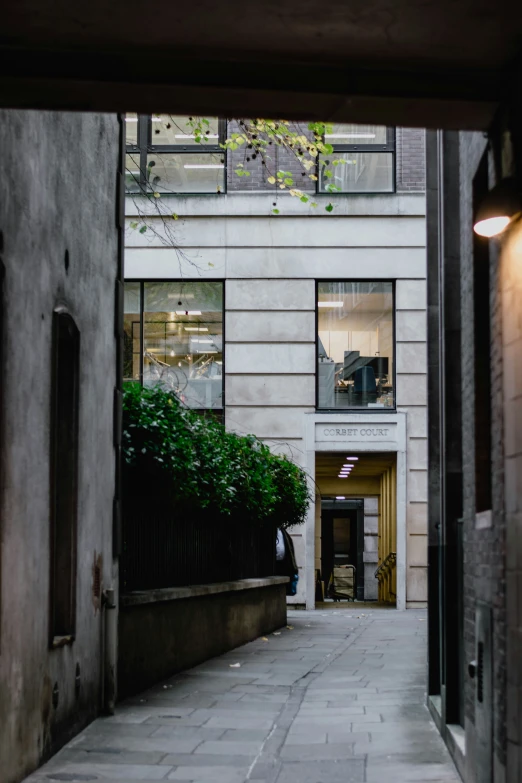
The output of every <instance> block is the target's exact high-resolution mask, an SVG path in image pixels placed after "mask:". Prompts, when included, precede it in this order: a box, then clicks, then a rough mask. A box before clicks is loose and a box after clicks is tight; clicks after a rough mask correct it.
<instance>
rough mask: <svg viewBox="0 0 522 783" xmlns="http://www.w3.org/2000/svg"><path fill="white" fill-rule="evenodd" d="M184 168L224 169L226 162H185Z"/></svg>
mask: <svg viewBox="0 0 522 783" xmlns="http://www.w3.org/2000/svg"><path fill="white" fill-rule="evenodd" d="M183 168H184V169H224V168H225V164H224V163H185V164H184V166H183Z"/></svg>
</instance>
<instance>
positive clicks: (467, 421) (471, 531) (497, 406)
mask: <svg viewBox="0 0 522 783" xmlns="http://www.w3.org/2000/svg"><path fill="white" fill-rule="evenodd" d="M486 145H487V142H486V140H485V139H484V137H483V135H482V134H479V133H461V134H460V159H461V167H460V170H461V225H462V226H465V227H470V226H471V225H472V217H473V215H472V182H473V176H474V174H475V171H476V169H477V166H478V164H479V162H480V160H481V158H482V156H483V155H484V154H485V153H486ZM489 184H490V187H491V185H492V184H494V183H492V182H491V180H490V183H489ZM473 262H474V259H473V238H472V233H471V231H470V230H464V231H462V232H461V295H462V304H461V307H462V378H463V381H462V448H463V466H464V468H463V484H464V487H463V489H464V509H463V518H464V644H465V661H466V662H469V661H471V660H473V659H474V658H475V607H476V602H477V601H479V600H480V601H485V602H486V603H488V604H489V605H490V606H491V607H492V611H493V645H492V646H493V689H494V693H493V696H494V713H493V724H494V727H493V734H494V740H493V741H494V754H495V755H496V757H497V759H498V761H499V762H500V763H501V764H503V765H504V764H505V760H506V685H505V684H506V634H505V628H506V609H505V607H506V600H505V533H506V530H505V517H504V469H503V464H504V463H503V446H504V438H503V397H502V395H503V388H502V314H501V306H500V292H499V280H498V269H499V265H498V259H497V258H496V251H495V246H494V244H493V243H490V311H491V346H490V357H491V384H492V387H491V392H492V428H491V429H492V517H493V522H492V527H491V528H489V529H484V530H476V529H475V470H474V466H475V440H474V416H475V409H474V400H475V389H474V335H473ZM448 349H449V347H447V350H448ZM464 682H465V714H466V718H467V719H468V720H469V721H471V723H474V719H475V714H474V713H475V686H474V681H473V680H471V679H470V678H469V677H467V676H466V677H465V680H464ZM477 741H479V739H478V738H477Z"/></svg>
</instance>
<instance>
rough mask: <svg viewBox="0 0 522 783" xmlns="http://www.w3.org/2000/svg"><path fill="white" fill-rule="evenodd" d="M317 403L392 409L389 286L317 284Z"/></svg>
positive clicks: (332, 406)
mask: <svg viewBox="0 0 522 783" xmlns="http://www.w3.org/2000/svg"><path fill="white" fill-rule="evenodd" d="M317 309H318V328H319V335H318V337H319V339H318V367H317V374H318V385H319V400H318V406H319V407H320V408H330V409H331V408H391V407H393V406H394V404H395V401H394V389H393V345H394V335H393V286H392V284H391V283H380V282H375V283H360V282H357V283H319V286H318V302H317Z"/></svg>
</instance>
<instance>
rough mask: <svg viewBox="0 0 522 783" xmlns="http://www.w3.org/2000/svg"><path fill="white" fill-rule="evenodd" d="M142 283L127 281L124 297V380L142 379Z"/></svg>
mask: <svg viewBox="0 0 522 783" xmlns="http://www.w3.org/2000/svg"><path fill="white" fill-rule="evenodd" d="M140 312H141V284H140V283H125V288H124V299H123V380H124V381H139V380H140V371H141V370H140Z"/></svg>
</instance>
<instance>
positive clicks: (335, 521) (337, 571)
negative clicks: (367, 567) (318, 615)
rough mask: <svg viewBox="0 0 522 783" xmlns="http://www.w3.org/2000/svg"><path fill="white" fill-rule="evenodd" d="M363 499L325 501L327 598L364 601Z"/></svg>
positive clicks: (323, 557)
mask: <svg viewBox="0 0 522 783" xmlns="http://www.w3.org/2000/svg"><path fill="white" fill-rule="evenodd" d="M363 553H364V505H363V500H348V501H346V500H345V501H342V500H341V501H337V500H322V501H321V579H322V584H323V595H324V597H325V598H333V599H334V600H339V599H340V598H347V599H348V600H350V599H351V600H353V601H364V562H363Z"/></svg>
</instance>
